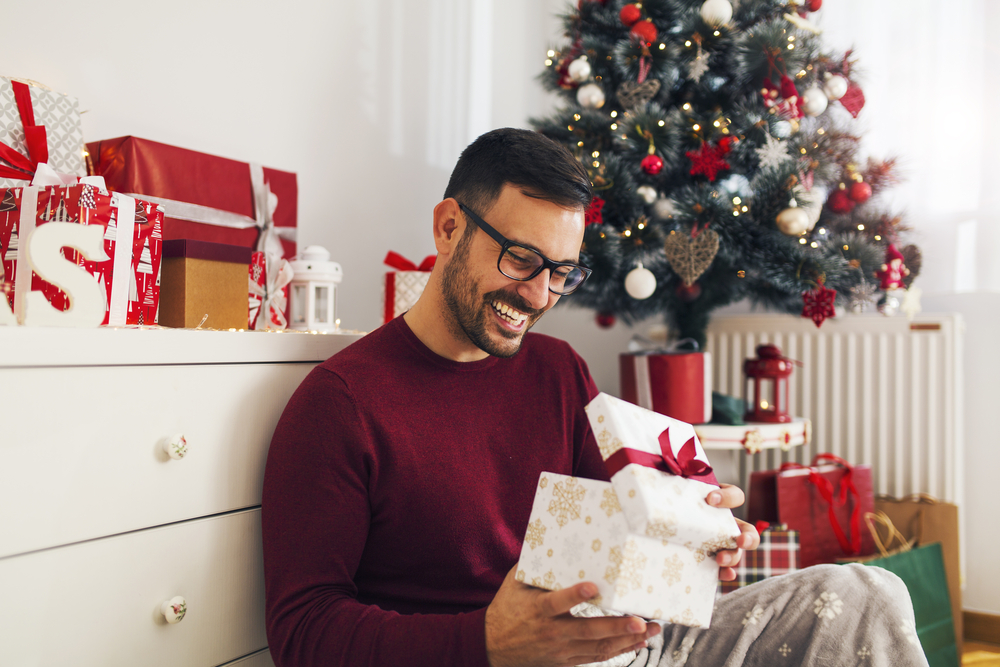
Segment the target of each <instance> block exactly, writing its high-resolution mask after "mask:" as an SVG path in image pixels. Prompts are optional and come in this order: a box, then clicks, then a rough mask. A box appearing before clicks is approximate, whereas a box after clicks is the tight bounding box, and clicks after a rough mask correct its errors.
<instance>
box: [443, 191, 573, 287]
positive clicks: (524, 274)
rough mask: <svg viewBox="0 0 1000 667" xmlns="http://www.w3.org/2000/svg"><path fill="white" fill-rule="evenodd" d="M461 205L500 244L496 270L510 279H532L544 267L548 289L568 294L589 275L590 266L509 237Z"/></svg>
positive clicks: (464, 211)
mask: <svg viewBox="0 0 1000 667" xmlns="http://www.w3.org/2000/svg"><path fill="white" fill-rule="evenodd" d="M458 206H459V208H461V209H462V212H463V213H465V214H466V215H467V216H469V218H470V219H471V220H472V221H473V222H474V223H476V225H477V226H478V227H479V228H480V229H482V230H483V231H484V232H486V233H487V234H488V235H489V236H490V238H492V239H493V240H494V241H496V242H497V243H499V244H500V256H499V257H498V258H497V269H499V271H500V273H502V274H503V275H505V276H507V277H508V278H510V279H511V280H520V281H527V280H531V279H532V278H534V277H535V276H537V275H538V274H539V273H541V272H542V271H544V270H545V269H549V291H550V292H552V293H553V294H559V295H560V296H566V295H567V294H572V293H573V292H575V291H576V288H577V287H579V286H580V285H582V284H583V281H584V280H586V279H587V278H588V277H589V276H590V274H591V269H588V268H587V267H585V266H580V265H578V264H573V263H571V262H553V261H552V260H551V259H549V258H548V257H546V256H545V255H543V254H542V253H540V252H538V251H537V250H535V249H534V248H529V247H527V246H523V245H521V244H520V243H515V242H514V241H510V240H508V239H507V238H505V237H504V235H503V234H501V233H500V232H498V231H497V230H495V229H493V228H492V227H490V225H489V224H487V222H486V221H485V220H483V219H482V218H480V217H479V216H478V215H476V214H475V213H473V212H472V211H471V210H469V207H467V206H466V205H465V204H462V203H461V202H460V203H459V204H458Z"/></svg>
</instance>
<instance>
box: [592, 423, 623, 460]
mask: <svg viewBox="0 0 1000 667" xmlns="http://www.w3.org/2000/svg"><path fill="white" fill-rule="evenodd" d="M624 446H625V445H623V444H622V441H621V440H619V439H618V438H616V437H614V436H613V435H611V432H610V431H608V429H606V428H603V429H601V432H600V433H598V434H597V448H598V449H599V450H601V457H602V458H604V459H607V458H608V457H609V456H611V455H612V454H614V453H615V452H617V451H618V450H619V449H621V448H622V447H624Z"/></svg>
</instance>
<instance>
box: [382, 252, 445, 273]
mask: <svg viewBox="0 0 1000 667" xmlns="http://www.w3.org/2000/svg"><path fill="white" fill-rule="evenodd" d="M436 260H437V255H427V256H426V257H424V261H422V262H420V266H417V265H416V264H414V263H413V262H411V261H410V260H408V259H406V258H405V257H403V256H402V255H400V254H399V253H398V252H393V251H392V250H390V251H389V252H388V253H387V254H386V256H385V259H384V260H383V262H384V263H385V264H388V265H389V266H391V267H392V268H394V269H397V270H399V271H430V270H431V269H433V268H434V262H435V261H436Z"/></svg>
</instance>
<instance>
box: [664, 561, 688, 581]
mask: <svg viewBox="0 0 1000 667" xmlns="http://www.w3.org/2000/svg"><path fill="white" fill-rule="evenodd" d="M663 567H664V570H663V578H664V579H665V580H666V582H667V586H673V585H674V584H676V583H677V582H678V581H680V580H681V576H682V574H681V572H682V571H683V570H684V563H683V561H681V559H680V558H678V557H677V554H674V555H673V556H671V557H670V558H665V559H664V560H663ZM689 588H690V587H689Z"/></svg>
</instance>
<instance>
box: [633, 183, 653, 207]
mask: <svg viewBox="0 0 1000 667" xmlns="http://www.w3.org/2000/svg"><path fill="white" fill-rule="evenodd" d="M635 192H636V194H638V195H639V196H640V197H642V200H643V201H644V202H646V203H647V204H652V203H653V202H655V201H656V188H654V187H653V186H652V185H640V186H639V187H638V188H636V190H635Z"/></svg>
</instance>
